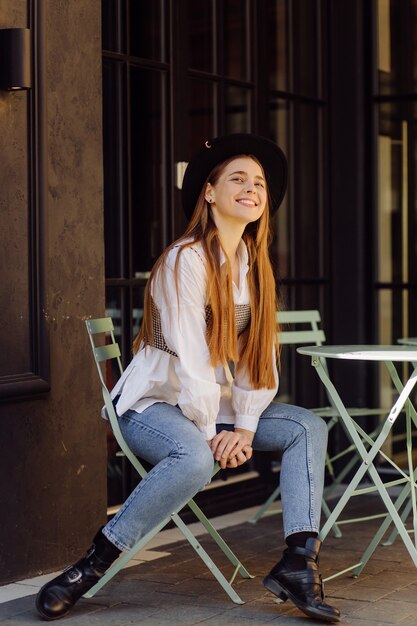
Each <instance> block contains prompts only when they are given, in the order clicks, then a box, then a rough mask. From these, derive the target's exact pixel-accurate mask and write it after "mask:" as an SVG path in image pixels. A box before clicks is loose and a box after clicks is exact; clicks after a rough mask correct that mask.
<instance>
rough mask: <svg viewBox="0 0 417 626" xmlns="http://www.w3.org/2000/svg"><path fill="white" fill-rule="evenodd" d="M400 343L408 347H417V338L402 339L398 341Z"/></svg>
mask: <svg viewBox="0 0 417 626" xmlns="http://www.w3.org/2000/svg"><path fill="white" fill-rule="evenodd" d="M398 343H403V344H405V345H406V346H417V337H402V338H401V339H398Z"/></svg>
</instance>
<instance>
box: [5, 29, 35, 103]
mask: <svg viewBox="0 0 417 626" xmlns="http://www.w3.org/2000/svg"><path fill="white" fill-rule="evenodd" d="M30 50H31V46H30V29H29V28H3V29H0V90H2V91H19V90H21V89H30V88H31V87H32V73H31V53H30Z"/></svg>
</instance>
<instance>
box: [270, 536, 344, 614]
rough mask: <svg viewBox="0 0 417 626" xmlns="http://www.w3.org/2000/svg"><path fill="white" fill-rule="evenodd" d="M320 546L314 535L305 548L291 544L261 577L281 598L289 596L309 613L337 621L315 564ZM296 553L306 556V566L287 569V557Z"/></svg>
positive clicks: (284, 598)
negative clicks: (268, 571) (264, 575)
mask: <svg viewBox="0 0 417 626" xmlns="http://www.w3.org/2000/svg"><path fill="white" fill-rule="evenodd" d="M320 546H321V542H320V541H319V539H314V538H309V539H307V541H306V542H305V546H304V548H300V547H298V546H290V547H289V548H287V549H286V550H284V556H283V558H282V559H281V561H279V563H277V564H276V565H275V567H273V568H272V570H271V571H270V573H269V574H268V576H266V577H265V578H264V581H263V584H264V586H265V587H266V588H267V589H268V591H271V592H272V593H273V594H275V595H276V596H278V597H279V598H281V600H284V602H285V600H287V598H290V600H292V601H293V602H294V604H295V605H296V606H297V607H298V608H299V609H300V610H301V611H303V613H305V614H306V615H308V616H309V617H313V618H315V619H320V620H323V621H326V622H340V611H339V610H338V609H336V608H335V607H333V606H330V605H329V604H326V603H325V601H324V593H323V581H322V578H321V575H320V573H319V567H318V554H319V551H320ZM295 555H300V556H303V557H304V558H305V569H301V570H300V569H290V567H289V566H288V560H289V559H288V557H291V556H295ZM286 556H287V563H286Z"/></svg>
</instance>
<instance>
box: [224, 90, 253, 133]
mask: <svg viewBox="0 0 417 626" xmlns="http://www.w3.org/2000/svg"><path fill="white" fill-rule="evenodd" d="M250 97H251V92H250V91H248V90H247V89H240V88H239V87H226V88H225V101H226V102H225V104H226V107H225V116H226V132H227V133H245V132H248V131H249V129H250V115H249V102H250V100H249V99H250Z"/></svg>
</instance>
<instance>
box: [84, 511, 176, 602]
mask: <svg viewBox="0 0 417 626" xmlns="http://www.w3.org/2000/svg"><path fill="white" fill-rule="evenodd" d="M170 519H171V517H167V518H165V519H164V521H163V522H161V523H160V524H158V526H155V528H153V529H152V530H150V531H149V532H148V533H147V534H146V535H145V536H144V537H142V539H140V541H138V542H137V543H135V545H134V546H133V548H131V549H130V550H129V552H125V553H124V554H121V555H120V556H119V558H118V559H117V561H115V562H114V563H113V565H112V566H111V567H109V569H108V570H107V572H106V573H105V574H104V575H103V576H102V577H101V578H100V580H99V581H98V583H96V584H95V585H94V587H91V589H90V590H89V591H87V593H85V594H84V595H83V598H92V597H93V596H94V595H95V594H96V593H97V591H99V590H100V589H101V588H102V587H103V586H104V585H105V584H106V583H107V582H108V581H109V580H111V579H112V578H113V576H115V575H116V574H117V573H118V572H120V570H121V569H122V568H123V567H124V566H125V565H126V564H127V563H128V562H129V561H130V560H131V559H133V557H134V556H135V554H137V553H138V552H139V551H140V550H142V549H143V548H144V547H145V546H146V544H147V543H148V542H149V541H150V540H151V539H153V537H155V535H156V534H158V533H159V531H160V530H162V528H163V527H164V526H166V525H167V524H168V522H169V521H170Z"/></svg>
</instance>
